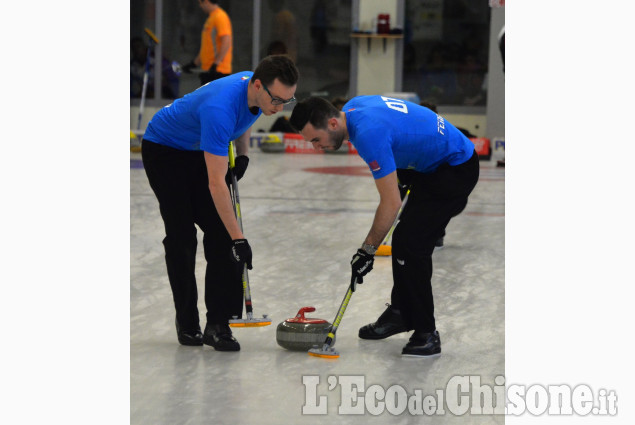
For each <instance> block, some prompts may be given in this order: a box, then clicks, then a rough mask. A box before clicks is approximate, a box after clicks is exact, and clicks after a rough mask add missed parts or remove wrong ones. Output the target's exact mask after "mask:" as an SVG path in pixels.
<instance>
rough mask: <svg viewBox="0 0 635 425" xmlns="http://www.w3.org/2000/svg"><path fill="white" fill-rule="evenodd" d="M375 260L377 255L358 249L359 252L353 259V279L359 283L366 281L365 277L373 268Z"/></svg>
mask: <svg viewBox="0 0 635 425" xmlns="http://www.w3.org/2000/svg"><path fill="white" fill-rule="evenodd" d="M374 262H375V256H374V255H372V254H369V253H367V252H366V251H364V250H363V249H361V248H360V249H358V250H357V253H355V255H353V259H352V260H351V268H352V272H353V276H352V279H351V280H353V279H356V280H357V283H359V284H362V283H364V279H363V277H364V276H366V274H367V273H368V272H369V271H371V270H372V269H373V263H374Z"/></svg>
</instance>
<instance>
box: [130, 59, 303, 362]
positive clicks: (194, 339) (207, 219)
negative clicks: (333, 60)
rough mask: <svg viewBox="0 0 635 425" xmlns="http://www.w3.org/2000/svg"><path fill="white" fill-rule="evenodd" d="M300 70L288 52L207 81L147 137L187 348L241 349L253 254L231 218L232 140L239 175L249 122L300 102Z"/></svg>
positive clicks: (147, 160) (170, 108)
mask: <svg viewBox="0 0 635 425" xmlns="http://www.w3.org/2000/svg"><path fill="white" fill-rule="evenodd" d="M297 81H298V70H297V68H296V66H295V65H294V63H293V61H291V59H289V58H288V57H287V56H284V55H274V56H268V57H266V58H264V59H263V60H262V61H261V62H260V64H259V65H258V66H257V67H256V70H255V71H254V72H251V71H245V72H239V73H237V74H233V75H230V76H228V77H225V78H221V79H218V80H215V81H212V82H211V83H208V84H206V85H204V86H202V87H200V88H199V89H197V90H195V91H193V92H192V93H189V94H187V95H185V96H184V97H182V98H180V99H177V100H176V101H174V103H172V104H170V105H167V106H165V107H164V108H162V109H161V110H159V111H158V112H157V113H156V114H155V115H154V116H153V117H152V120H151V121H150V123H149V124H148V127H147V129H146V132H145V134H144V136H143V142H142V146H141V152H142V157H143V165H144V168H145V170H146V174H147V176H148V180H149V182H150V186H151V187H152V190H153V191H154V193H155V195H156V197H157V199H158V201H159V208H160V211H161V217H162V218H163V222H164V224H165V233H166V237H165V239H164V240H163V245H164V247H165V260H166V264H167V271H168V278H169V281H170V287H171V288H172V295H173V298H174V305H175V308H176V331H177V337H178V340H179V342H180V343H181V344H183V345H199V346H200V345H203V344H207V345H211V346H212V347H214V349H216V350H219V351H238V350H240V344H239V343H238V341H236V339H235V338H234V337H233V335H232V332H231V329H230V327H229V324H228V322H229V319H230V318H232V317H233V316H238V317H240V316H241V314H242V299H243V292H242V291H243V288H242V280H241V273H242V270H243V267H244V266H245V265H246V266H247V268H249V269H251V268H252V265H251V259H252V252H251V247H250V246H249V243H248V242H247V240H246V239H245V236H244V235H243V233H242V231H241V229H240V226H239V224H238V222H237V220H236V216H235V215H234V209H233V205H232V201H231V197H230V193H229V188H228V184H227V183H226V175H227V173H228V153H229V143H230V142H231V141H232V140H234V141H235V145H236V155H237V156H236V166H235V168H234V172H235V174H236V177H237V178H238V179H240V178H241V177H242V176H243V175H244V173H245V170H246V169H247V165H248V164H249V158H248V157H247V151H248V144H249V139H250V134H251V126H252V124H253V123H254V122H255V121H256V120H257V119H258V117H259V116H260V115H261V114H265V115H273V114H275V113H277V112H280V111H281V110H282V109H283V107H284V105H286V104H289V103H291V102H293V101H295V98H294V97H293V96H294V94H295V90H296V87H297ZM195 224H196V225H198V226H199V227H200V228H201V230H202V231H203V233H204V236H203V247H204V251H205V259H206V261H207V269H206V272H205V306H206V308H207V325H206V326H205V331H204V333H203V334H202V333H201V328H200V325H199V313H198V308H197V297H198V295H197V287H196V279H195V276H194V268H195V262H196V245H197V238H196V227H195V226H194V225H195Z"/></svg>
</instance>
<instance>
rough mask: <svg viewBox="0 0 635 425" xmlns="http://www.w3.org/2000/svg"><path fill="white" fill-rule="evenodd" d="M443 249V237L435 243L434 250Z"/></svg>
mask: <svg viewBox="0 0 635 425" xmlns="http://www.w3.org/2000/svg"><path fill="white" fill-rule="evenodd" d="M441 248H443V236H441V237H440V238H439V239H437V241H436V242H435V243H434V249H441Z"/></svg>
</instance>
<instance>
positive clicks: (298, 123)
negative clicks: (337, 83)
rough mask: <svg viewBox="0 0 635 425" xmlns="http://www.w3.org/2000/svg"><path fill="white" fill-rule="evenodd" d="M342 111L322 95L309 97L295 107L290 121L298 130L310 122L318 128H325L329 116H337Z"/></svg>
mask: <svg viewBox="0 0 635 425" xmlns="http://www.w3.org/2000/svg"><path fill="white" fill-rule="evenodd" d="M339 115H340V111H338V110H337V108H336V107H335V106H333V104H332V103H331V102H329V101H328V100H326V99H324V98H322V97H315V96H313V97H309V98H306V99H304V100H303V101H301V102H298V104H297V105H295V107H294V108H293V112H291V118H289V123H290V124H291V126H292V127H293V128H295V129H296V130H297V131H298V132H300V131H302V129H303V128H304V126H305V125H306V124H307V123H308V122H310V123H311V125H312V126H313V127H315V128H316V129H325V128H326V125H327V122H328V120H329V118H337V117H339Z"/></svg>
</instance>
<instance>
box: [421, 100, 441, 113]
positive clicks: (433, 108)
mask: <svg viewBox="0 0 635 425" xmlns="http://www.w3.org/2000/svg"><path fill="white" fill-rule="evenodd" d="M419 105H421V106H425V107H426V108H428V109H429V110H431V111H432V112H437V105H435V104H434V103H430V102H425V101H424V102H421V103H420V104H419Z"/></svg>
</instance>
